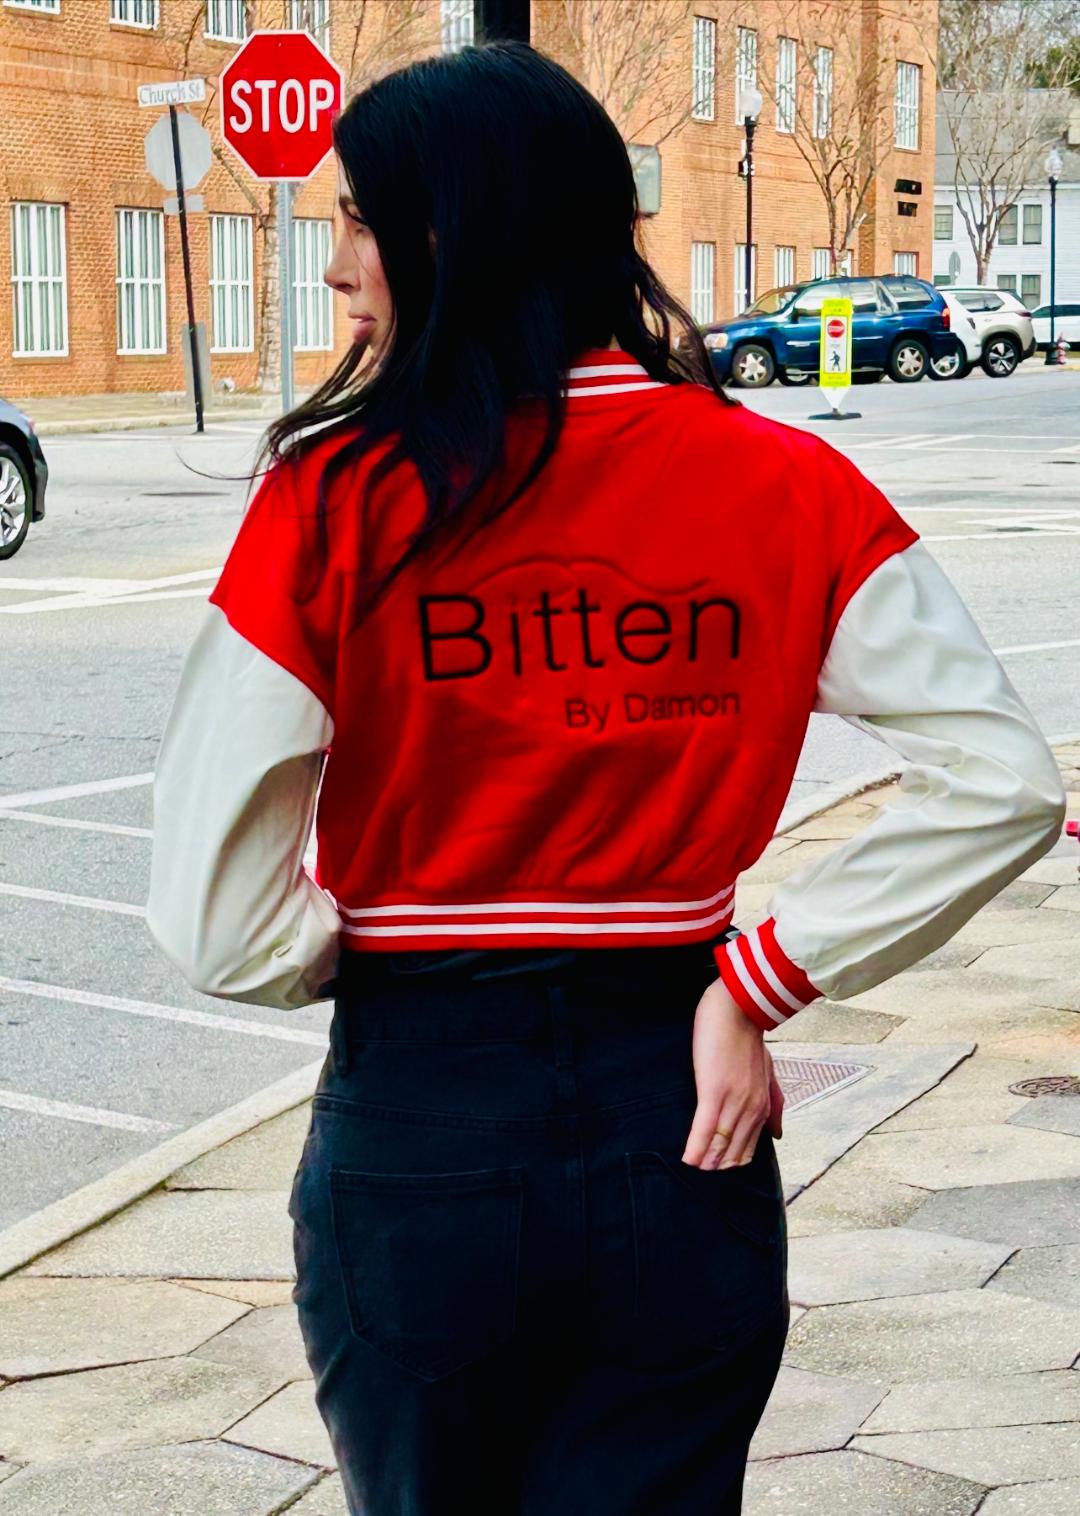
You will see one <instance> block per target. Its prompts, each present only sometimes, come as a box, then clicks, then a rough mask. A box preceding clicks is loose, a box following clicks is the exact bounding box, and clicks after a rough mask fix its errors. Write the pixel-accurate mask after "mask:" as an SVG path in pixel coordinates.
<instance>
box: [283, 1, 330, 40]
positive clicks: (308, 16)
mask: <svg viewBox="0 0 1080 1516" xmlns="http://www.w3.org/2000/svg"><path fill="white" fill-rule="evenodd" d="M289 25H290V27H291V28H292V30H293V31H294V32H310V34H311V35H312V36H313V37H314V38H315V41H316V42H317V43H318V44H319V46H320V47H329V46H330V0H290V3H289Z"/></svg>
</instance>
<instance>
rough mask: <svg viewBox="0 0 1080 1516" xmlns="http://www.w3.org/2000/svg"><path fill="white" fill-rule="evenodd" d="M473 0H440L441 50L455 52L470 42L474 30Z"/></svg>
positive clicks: (469, 44)
mask: <svg viewBox="0 0 1080 1516" xmlns="http://www.w3.org/2000/svg"><path fill="white" fill-rule="evenodd" d="M473 10H474V6H473V0H442V50H443V52H444V53H456V52H458V51H459V49H460V48H463V47H469V46H471V44H472V41H473V37H474V34H475V30H476V18H475V16H474V15H473Z"/></svg>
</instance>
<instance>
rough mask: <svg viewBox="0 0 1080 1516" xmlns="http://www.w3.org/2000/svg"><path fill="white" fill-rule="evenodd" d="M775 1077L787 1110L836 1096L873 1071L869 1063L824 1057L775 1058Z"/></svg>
mask: <svg viewBox="0 0 1080 1516" xmlns="http://www.w3.org/2000/svg"><path fill="white" fill-rule="evenodd" d="M773 1065H774V1067H775V1069H776V1077H777V1079H778V1080H779V1081H780V1088H781V1089H782V1090H783V1092H784V1109H785V1111H789V1112H790V1111H794V1110H797V1109H798V1108H799V1107H800V1106H803V1105H809V1104H810V1102H811V1101H812V1100H821V1099H822V1098H823V1097H824V1096H825V1095H833V1094H835V1093H836V1091H837V1090H840V1089H843V1088H844V1086H845V1085H848V1084H854V1083H855V1081H856V1080H857V1079H861V1078H862V1077H863V1075H864V1074H869V1073H870V1072H871V1067H872V1065H870V1064H868V1063H831V1062H828V1061H826V1060H825V1059H823V1058H782V1057H779V1058H778V1057H775V1056H774V1058H773Z"/></svg>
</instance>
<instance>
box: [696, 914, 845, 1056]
mask: <svg viewBox="0 0 1080 1516" xmlns="http://www.w3.org/2000/svg"><path fill="white" fill-rule="evenodd" d="M714 955H715V958H716V963H717V967H718V968H719V970H720V977H721V979H722V980H723V981H724V984H725V986H726V988H727V990H728V992H729V994H730V995H731V996H732V998H733V999H734V1000H735V1001H737V1002H738V1005H739V1007H740V1009H741V1010H743V1011H745V1013H746V1014H747V1016H749V1017H750V1020H751V1021H752V1022H753V1023H754V1024H755V1026H759V1027H761V1029H762V1031H765V1032H771V1031H773V1030H774V1029H775V1028H776V1027H778V1026H782V1025H783V1023H784V1022H785V1021H788V1020H790V1018H791V1017H792V1016H794V1014H795V1012H796V1011H801V1010H802V1009H803V1007H804V1006H807V1005H809V1004H810V1002H811V1001H813V1000H819V999H820V998H821V993H822V992H821V991H820V990H819V989H817V988H815V986H814V985H813V984H811V983H810V980H809V979H807V977H806V975H805V974H804V973H803V971H802V969H801V968H799V967H798V965H797V964H794V963H792V961H791V959H790V958H789V957H788V956H787V954H786V953H785V952H784V950H783V949H782V948H781V947H780V945H779V943H778V942H777V940H776V923H775V921H774V920H773V918H772V917H771V916H770V917H769V918H768V920H767V921H763V922H762V923H761V925H760V926H756V927H754V928H753V929H752V930H751V931H749V932H741V933H740V934H739V936H738V937H735V938H733V939H732V940H731V941H730V942H725V943H722V944H721V945H719V946H718V947H716V948H715V949H714Z"/></svg>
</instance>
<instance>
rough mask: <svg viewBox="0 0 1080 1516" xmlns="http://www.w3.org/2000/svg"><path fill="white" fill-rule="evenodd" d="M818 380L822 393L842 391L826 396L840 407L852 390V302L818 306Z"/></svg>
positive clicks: (831, 402) (841, 301)
mask: <svg viewBox="0 0 1080 1516" xmlns="http://www.w3.org/2000/svg"><path fill="white" fill-rule="evenodd" d="M818 379H819V382H820V384H821V388H822V389H823V390H842V391H843V394H841V395H837V396H833V395H830V396H829V402H830V404H832V405H839V404H840V403H841V401H842V400H843V395H844V394H846V393H847V391H848V390H849V389H850V388H851V301H850V300H840V299H832V300H825V301H823V302H822V306H821V360H820V369H819V373H818Z"/></svg>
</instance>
